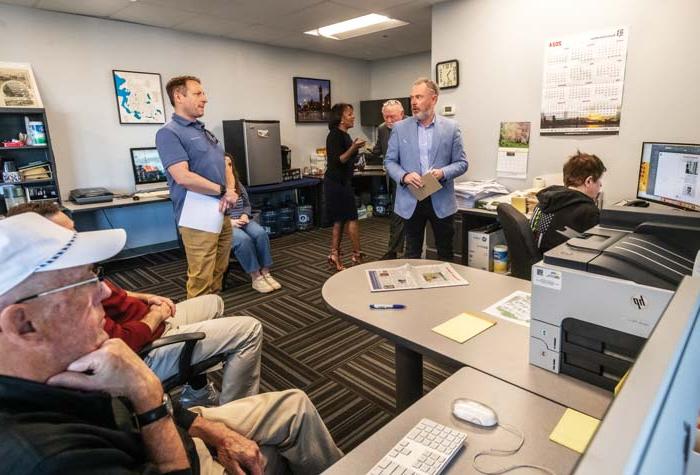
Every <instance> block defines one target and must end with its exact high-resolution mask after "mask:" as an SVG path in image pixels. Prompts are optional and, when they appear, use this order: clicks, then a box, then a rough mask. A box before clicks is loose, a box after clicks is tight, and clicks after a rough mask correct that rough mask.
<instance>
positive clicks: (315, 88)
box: [294, 77, 332, 123]
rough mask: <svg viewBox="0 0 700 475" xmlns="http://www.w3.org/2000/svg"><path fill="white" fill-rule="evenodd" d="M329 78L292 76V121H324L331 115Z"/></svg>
mask: <svg viewBox="0 0 700 475" xmlns="http://www.w3.org/2000/svg"><path fill="white" fill-rule="evenodd" d="M331 104H332V102H331V80H330V79H313V78H301V77H295V78H294V121H295V122H297V123H325V122H328V119H329V118H330V115H331Z"/></svg>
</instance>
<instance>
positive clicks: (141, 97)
mask: <svg viewBox="0 0 700 475" xmlns="http://www.w3.org/2000/svg"><path fill="white" fill-rule="evenodd" d="M112 78H113V79H114V94H115V96H116V98H117V110H118V112H119V123H120V124H165V105H164V102H163V85H162V83H161V80H160V74H158V73H141V72H137V71H120V70H116V69H113V70H112Z"/></svg>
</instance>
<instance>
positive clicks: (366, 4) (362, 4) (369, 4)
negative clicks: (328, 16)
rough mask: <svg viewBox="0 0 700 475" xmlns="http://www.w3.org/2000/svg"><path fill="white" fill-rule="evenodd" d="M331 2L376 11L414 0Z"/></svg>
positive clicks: (334, 0)
mask: <svg viewBox="0 0 700 475" xmlns="http://www.w3.org/2000/svg"><path fill="white" fill-rule="evenodd" d="M330 1H331V3H335V4H338V5H345V6H346V7H354V8H364V9H366V10H371V11H372V12H374V13H376V12H377V10H379V9H384V10H385V9H387V8H392V7H396V6H398V5H404V4H406V3H411V2H413V1H414V0H330Z"/></svg>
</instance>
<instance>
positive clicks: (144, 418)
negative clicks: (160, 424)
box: [136, 393, 173, 427]
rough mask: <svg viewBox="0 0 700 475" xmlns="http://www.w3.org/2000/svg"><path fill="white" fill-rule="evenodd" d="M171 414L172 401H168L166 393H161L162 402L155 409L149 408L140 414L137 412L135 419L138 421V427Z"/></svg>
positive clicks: (168, 397)
mask: <svg viewBox="0 0 700 475" xmlns="http://www.w3.org/2000/svg"><path fill="white" fill-rule="evenodd" d="M172 415H173V403H172V402H171V401H170V396H168V393H163V403H162V404H161V405H160V406H158V407H156V408H155V409H151V410H150V411H146V412H144V413H142V414H137V415H136V421H137V422H138V424H139V427H145V426H147V425H148V424H152V423H154V422H156V421H159V420H161V419H162V418H164V417H167V416H172Z"/></svg>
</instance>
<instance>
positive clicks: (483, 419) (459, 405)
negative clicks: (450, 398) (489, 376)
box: [452, 399, 498, 427]
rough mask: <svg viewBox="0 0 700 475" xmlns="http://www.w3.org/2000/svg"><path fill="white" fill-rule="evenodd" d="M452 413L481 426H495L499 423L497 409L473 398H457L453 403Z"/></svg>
mask: <svg viewBox="0 0 700 475" xmlns="http://www.w3.org/2000/svg"><path fill="white" fill-rule="evenodd" d="M452 414H454V416H455V417H456V418H458V419H461V420H463V421H466V422H469V423H471V424H474V425H477V426H481V427H493V426H495V425H497V424H498V416H497V415H496V411H494V410H493V409H491V408H490V407H488V406H487V405H485V404H482V403H480V402H478V401H472V400H471V399H455V400H454V402H453V403H452Z"/></svg>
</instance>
